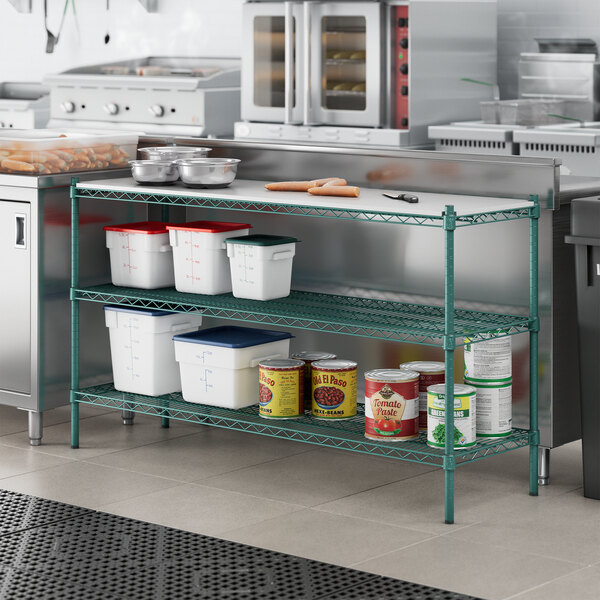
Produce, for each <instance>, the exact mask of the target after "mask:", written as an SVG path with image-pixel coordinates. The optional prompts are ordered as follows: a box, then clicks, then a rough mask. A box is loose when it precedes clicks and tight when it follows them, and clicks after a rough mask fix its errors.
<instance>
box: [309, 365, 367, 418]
mask: <svg viewBox="0 0 600 600" xmlns="http://www.w3.org/2000/svg"><path fill="white" fill-rule="evenodd" d="M357 366H358V365H357V364H356V363H355V362H354V361H351V360H318V361H316V362H314V363H313V364H312V375H311V377H312V414H313V417H315V418H317V419H330V420H333V419H349V418H350V417H355V416H356V367H357Z"/></svg>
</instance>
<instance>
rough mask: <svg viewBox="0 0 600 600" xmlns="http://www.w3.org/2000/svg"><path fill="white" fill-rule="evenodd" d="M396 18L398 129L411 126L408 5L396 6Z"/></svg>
mask: <svg viewBox="0 0 600 600" xmlns="http://www.w3.org/2000/svg"><path fill="white" fill-rule="evenodd" d="M394 12H395V18H394V19H393V20H392V23H393V27H394V30H395V36H394V38H395V43H394V58H393V62H392V64H394V63H395V69H394V71H395V73H396V77H395V79H396V89H395V110H396V118H395V122H396V129H408V128H409V127H410V121H409V115H410V84H409V81H410V72H409V60H408V57H409V54H410V35H409V19H408V6H406V5H405V6H396V7H395V11H394Z"/></svg>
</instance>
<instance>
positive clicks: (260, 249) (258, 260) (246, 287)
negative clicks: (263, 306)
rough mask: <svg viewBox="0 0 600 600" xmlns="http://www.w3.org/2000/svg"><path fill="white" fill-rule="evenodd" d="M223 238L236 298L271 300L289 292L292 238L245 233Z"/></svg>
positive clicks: (292, 254)
mask: <svg viewBox="0 0 600 600" xmlns="http://www.w3.org/2000/svg"><path fill="white" fill-rule="evenodd" d="M225 241H226V243H227V256H228V257H229V262H230V265H231V283H232V288H233V295H234V296H235V297H236V298H249V299H251V300H273V299H274V298H285V297H286V296H289V295H290V286H291V282H292V261H293V259H294V255H295V254H296V243H297V242H298V240H297V239H296V238H293V237H283V236H279V235H248V236H245V237H243V238H238V239H236V238H233V239H232V238H229V239H227V240H225Z"/></svg>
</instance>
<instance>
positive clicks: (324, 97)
mask: <svg viewBox="0 0 600 600" xmlns="http://www.w3.org/2000/svg"><path fill="white" fill-rule="evenodd" d="M321 25H322V27H321V31H322V57H323V64H322V70H321V72H322V74H323V76H322V82H321V105H322V106H323V108H326V109H328V110H365V109H366V106H367V86H366V80H367V77H366V59H367V50H366V28H367V22H366V19H365V17H338V16H336V17H323V19H322V23H321Z"/></svg>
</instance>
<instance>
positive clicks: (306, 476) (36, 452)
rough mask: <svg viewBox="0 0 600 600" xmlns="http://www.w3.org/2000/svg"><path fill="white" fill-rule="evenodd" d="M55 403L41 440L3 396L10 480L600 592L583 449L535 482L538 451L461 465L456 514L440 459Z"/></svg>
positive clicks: (559, 590) (335, 555)
mask: <svg viewBox="0 0 600 600" xmlns="http://www.w3.org/2000/svg"><path fill="white" fill-rule="evenodd" d="M81 415H82V421H81V448H80V449H79V450H71V449H70V447H69V443H68V439H69V424H68V417H69V415H68V409H65V408H61V409H58V410H56V411H52V412H51V413H48V415H47V417H46V428H45V432H44V443H43V445H42V446H41V447H38V448H31V447H29V446H28V445H27V436H26V433H25V430H26V415H25V414H24V413H19V412H18V411H16V410H14V409H10V408H5V407H0V488H4V489H7V490H14V491H18V492H23V493H26V494H33V495H37V496H42V497H45V498H50V499H53V500H58V501H62V502H67V503H71V504H76V505H80V506H84V507H88V508H94V509H99V510H102V511H105V512H109V513H113V514H116V515H122V516H127V517H134V518H137V519H142V520H147V521H150V522H153V523H157V524H161V525H167V526H170V527H176V528H180V529H184V530H189V531H192V532H196V533H204V534H208V535H213V536H218V537H221V538H225V539H229V540H232V541H237V542H242V543H247V544H252V545H255V546H261V547H264V548H268V549H272V550H277V551H281V552H286V553H289V554H294V555H299V556H302V557H306V558H312V559H316V560H321V561H325V562H329V563H334V564H339V565H343V566H352V567H355V568H357V569H361V570H366V571H369V572H372V573H377V574H381V575H386V576H389V577H395V578H398V579H404V580H408V581H414V582H417V583H422V584H427V585H431V586H435V587H441V588H444V589H448V590H452V591H456V592H461V593H464V594H470V595H473V596H479V597H482V598H485V599H488V600H496V599H497V600H501V599H506V600H508V599H509V598H510V599H515V600H517V599H518V600H541V599H543V600H555V599H560V600H563V599H564V598H577V599H578V600H598V598H600V502H598V501H594V500H588V499H585V498H584V497H583V493H582V488H581V486H582V476H581V447H580V445H579V444H578V443H574V444H569V445H567V446H564V447H562V448H559V449H556V450H554V451H553V452H552V470H551V480H552V484H551V485H550V486H549V487H547V488H542V489H541V490H540V496H539V497H538V498H531V497H530V496H529V495H528V494H527V477H528V475H527V453H526V451H524V450H517V451H514V452H510V453H508V454H505V455H500V456H496V457H494V458H490V459H488V460H485V461H480V462H479V463H474V464H472V465H469V466H465V467H460V468H459V469H458V471H457V476H456V524H455V525H453V526H448V525H444V524H443V522H442V518H443V502H442V492H443V474H442V472H441V471H439V470H437V469H432V468H429V467H422V466H419V465H414V464H411V463H403V462H399V461H393V460H390V459H378V458H374V457H368V456H363V455H359V454H354V453H346V452H342V451H335V450H329V449H321V448H316V447H314V446H309V445H305V444H300V443H295V442H289V441H285V440H275V439H271V438H265V437H261V436H257V435H252V434H247V433H240V432H233V431H226V430H220V429H213V428H207V427H200V426H192V425H189V424H183V423H178V422H172V425H171V428H170V429H167V430H165V429H161V428H160V423H159V421H158V420H157V419H154V418H150V417H143V416H139V415H138V416H137V417H136V425H135V426H133V427H124V426H122V425H121V422H120V415H119V414H118V413H114V412H106V411H102V410H98V409H94V408H91V407H82V409H81Z"/></svg>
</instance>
